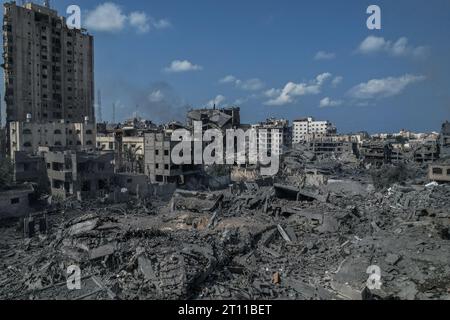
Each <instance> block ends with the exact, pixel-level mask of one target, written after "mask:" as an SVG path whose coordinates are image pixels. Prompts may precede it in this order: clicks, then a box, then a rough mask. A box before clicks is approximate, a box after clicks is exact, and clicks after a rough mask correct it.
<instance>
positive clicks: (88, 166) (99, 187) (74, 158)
mask: <svg viewBox="0 0 450 320" xmlns="http://www.w3.org/2000/svg"><path fill="white" fill-rule="evenodd" d="M113 160H114V155H113V154H112V153H109V154H99V153H87V152H74V151H57V150H50V151H48V152H46V153H45V161H46V164H47V176H48V179H49V182H50V187H51V194H52V196H54V197H56V198H59V199H66V198H70V197H76V198H78V199H89V198H96V197H102V196H104V195H105V194H107V193H109V192H110V191H112V189H113V179H114V164H113Z"/></svg>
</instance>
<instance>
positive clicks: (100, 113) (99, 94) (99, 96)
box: [97, 90, 103, 122]
mask: <svg viewBox="0 0 450 320" xmlns="http://www.w3.org/2000/svg"><path fill="white" fill-rule="evenodd" d="M97 98H98V103H97V104H98V105H97V108H98V121H100V122H102V121H103V119H102V118H103V116H102V92H101V90H98V97H97Z"/></svg>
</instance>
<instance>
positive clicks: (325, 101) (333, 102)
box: [319, 97, 342, 108]
mask: <svg viewBox="0 0 450 320" xmlns="http://www.w3.org/2000/svg"><path fill="white" fill-rule="evenodd" d="M340 105H342V101H341V100H331V99H330V98H328V97H326V98H323V99H322V100H320V104H319V107H320V108H326V107H337V106H340Z"/></svg>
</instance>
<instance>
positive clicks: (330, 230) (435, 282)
mask: <svg viewBox="0 0 450 320" xmlns="http://www.w3.org/2000/svg"><path fill="white" fill-rule="evenodd" d="M384 170H385V172H386V174H385V175H390V174H391V173H390V172H391V171H392V170H387V169H384ZM402 170H415V171H414V174H413V175H411V176H409V175H402V177H403V176H404V179H403V180H402V181H401V182H402V184H401V185H400V184H396V183H391V182H390V181H389V177H385V176H383V174H382V172H381V173H380V172H375V171H373V170H372V169H370V168H367V167H363V166H361V165H359V164H354V163H353V164H352V163H350V162H342V161H341V162H339V161H337V160H333V161H332V160H330V159H328V160H326V159H324V160H323V161H320V160H315V161H313V160H312V158H311V159H309V158H308V155H307V154H306V155H305V154H302V156H301V157H300V156H299V155H295V154H290V155H288V156H287V157H286V158H285V159H284V167H283V169H282V172H281V173H280V175H279V176H278V177H277V178H274V179H270V181H268V180H265V181H263V180H261V181H254V182H247V183H237V184H235V185H233V186H232V187H230V188H229V189H227V190H223V191H217V192H204V193H202V192H195V191H186V190H178V191H177V192H175V194H174V195H173V197H172V199H171V200H170V201H169V202H164V201H156V200H154V199H153V200H152V199H149V201H147V202H146V203H143V202H142V201H138V200H136V201H134V202H132V203H128V204H120V205H109V206H108V205H101V204H93V203H90V204H89V205H88V204H85V205H83V206H81V207H79V208H78V209H69V210H65V211H63V212H56V213H54V214H52V215H51V216H50V217H49V232H48V233H47V234H46V235H38V236H35V237H33V238H31V239H26V240H24V238H23V233H22V232H20V230H18V228H17V224H9V225H8V224H3V226H2V227H1V229H0V256H1V261H0V299H308V300H309V299H450V231H449V228H450V210H449V207H450V185H436V184H429V185H427V181H426V179H425V176H424V174H423V172H422V171H421V168H403V169H402ZM394 171H395V170H394ZM394 175H397V176H398V172H394ZM376 179H378V180H377V183H374V182H375V181H374V180H376ZM399 182H400V181H399ZM71 265H78V266H79V267H80V268H81V272H82V273H81V277H82V289H81V290H75V291H69V290H68V289H67V282H66V279H67V268H68V267H69V266H71ZM374 268H375V269H374ZM378 268H379V269H378ZM368 269H369V270H368ZM373 270H379V271H380V273H381V274H380V278H379V280H380V281H379V282H380V287H379V288H377V287H375V288H374V287H371V286H368V279H369V277H370V276H371V275H370V274H369V273H370V272H372V271H373ZM368 272H369V273H368ZM375 272H377V271H375Z"/></svg>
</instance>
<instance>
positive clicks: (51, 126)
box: [9, 121, 96, 159]
mask: <svg viewBox="0 0 450 320" xmlns="http://www.w3.org/2000/svg"><path fill="white" fill-rule="evenodd" d="M9 131H10V132H9V136H10V152H11V154H10V155H11V158H12V159H14V158H15V153H16V152H18V151H22V152H25V153H27V154H36V153H37V152H38V151H39V148H40V147H49V148H52V147H56V148H64V149H67V150H75V151H94V150H95V146H96V126H95V124H94V123H91V122H87V121H86V122H83V123H65V122H64V121H60V122H47V123H33V122H31V121H30V122H19V121H15V122H11V123H10V125H9Z"/></svg>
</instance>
